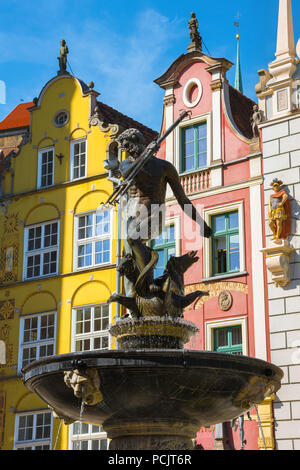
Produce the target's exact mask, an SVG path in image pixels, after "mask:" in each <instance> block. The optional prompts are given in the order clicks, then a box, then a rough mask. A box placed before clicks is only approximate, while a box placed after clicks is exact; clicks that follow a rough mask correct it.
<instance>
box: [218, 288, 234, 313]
mask: <svg viewBox="0 0 300 470" xmlns="http://www.w3.org/2000/svg"><path fill="white" fill-rule="evenodd" d="M232 303H233V298H232V295H231V293H230V292H229V291H227V290H223V291H222V292H221V293H220V294H219V297H218V304H219V307H220V309H221V310H223V311H224V312H227V310H230V309H231V307H232Z"/></svg>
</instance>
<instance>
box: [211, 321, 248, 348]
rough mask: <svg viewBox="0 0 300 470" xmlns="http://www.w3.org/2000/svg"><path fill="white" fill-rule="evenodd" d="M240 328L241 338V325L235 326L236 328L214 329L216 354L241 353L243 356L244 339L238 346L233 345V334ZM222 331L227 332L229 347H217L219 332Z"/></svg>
mask: <svg viewBox="0 0 300 470" xmlns="http://www.w3.org/2000/svg"><path fill="white" fill-rule="evenodd" d="M237 328H240V330H241V336H242V327H241V325H234V326H232V325H231V326H226V327H220V328H214V330H213V332H214V340H213V346H214V351H215V352H222V353H225V354H235V353H236V352H238V351H241V354H243V338H242V339H241V341H242V342H241V343H240V344H238V345H233V344H232V332H233V330H234V329H237ZM220 330H223V331H224V330H226V331H227V340H228V345H227V346H217V332H218V331H220Z"/></svg>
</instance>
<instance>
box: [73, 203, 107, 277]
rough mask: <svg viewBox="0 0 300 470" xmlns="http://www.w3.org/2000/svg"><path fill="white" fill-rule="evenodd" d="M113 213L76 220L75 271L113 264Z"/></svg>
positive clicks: (94, 213) (82, 216)
mask: <svg viewBox="0 0 300 470" xmlns="http://www.w3.org/2000/svg"><path fill="white" fill-rule="evenodd" d="M111 226H112V224H111V212H110V211H101V212H99V213H96V212H93V213H89V214H86V215H79V216H77V217H76V220H75V240H76V243H75V250H76V253H75V263H74V264H75V269H81V268H87V267H90V266H99V265H102V264H108V263H111Z"/></svg>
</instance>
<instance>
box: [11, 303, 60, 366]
mask: <svg viewBox="0 0 300 470" xmlns="http://www.w3.org/2000/svg"><path fill="white" fill-rule="evenodd" d="M48 315H54V335H53V339H48V340H47V339H45V340H43V339H37V340H35V341H28V342H24V331H25V321H26V320H28V319H33V318H38V329H37V330H38V336H39V337H40V330H41V317H43V316H48ZM56 333H57V312H55V311H50V312H43V313H34V314H31V315H24V316H21V317H20V333H19V354H18V373H19V374H20V373H21V369H22V367H23V351H24V349H26V346H27V345H28V346H31V345H32V347H36V348H37V350H38V353H37V355H36V358H35V360H39V359H40V347H41V346H45V345H49V344H53V355H55V354H56ZM43 357H51V356H43Z"/></svg>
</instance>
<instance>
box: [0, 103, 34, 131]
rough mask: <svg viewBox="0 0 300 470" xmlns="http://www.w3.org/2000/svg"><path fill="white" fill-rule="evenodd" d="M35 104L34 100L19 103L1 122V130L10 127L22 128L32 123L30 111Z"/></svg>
mask: <svg viewBox="0 0 300 470" xmlns="http://www.w3.org/2000/svg"><path fill="white" fill-rule="evenodd" d="M32 106H34V103H33V102H31V101H30V102H28V103H20V104H18V105H17V106H16V107H15V108H14V109H13V110H12V111H11V112H10V113H9V114H8V115H7V116H6V117H5V118H4V119H3V121H1V122H0V131H5V130H9V129H21V128H23V127H28V126H29V125H30V111H29V110H28V109H29V108H31V107H32Z"/></svg>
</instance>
